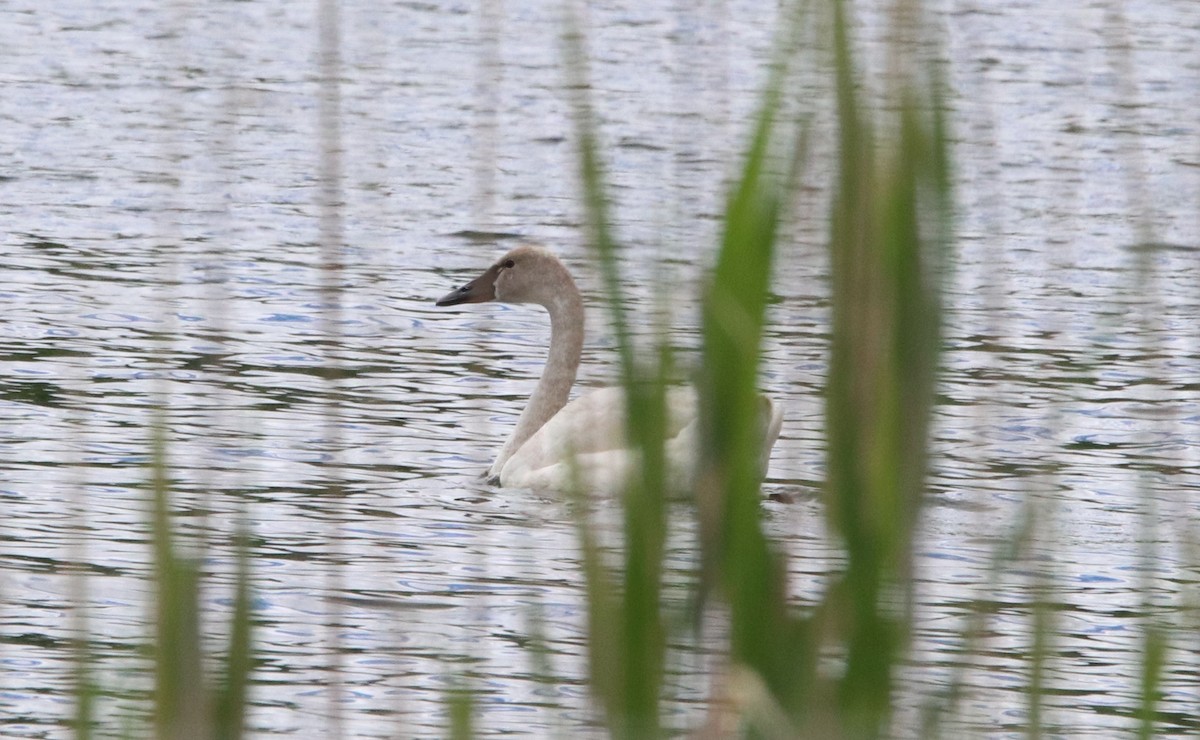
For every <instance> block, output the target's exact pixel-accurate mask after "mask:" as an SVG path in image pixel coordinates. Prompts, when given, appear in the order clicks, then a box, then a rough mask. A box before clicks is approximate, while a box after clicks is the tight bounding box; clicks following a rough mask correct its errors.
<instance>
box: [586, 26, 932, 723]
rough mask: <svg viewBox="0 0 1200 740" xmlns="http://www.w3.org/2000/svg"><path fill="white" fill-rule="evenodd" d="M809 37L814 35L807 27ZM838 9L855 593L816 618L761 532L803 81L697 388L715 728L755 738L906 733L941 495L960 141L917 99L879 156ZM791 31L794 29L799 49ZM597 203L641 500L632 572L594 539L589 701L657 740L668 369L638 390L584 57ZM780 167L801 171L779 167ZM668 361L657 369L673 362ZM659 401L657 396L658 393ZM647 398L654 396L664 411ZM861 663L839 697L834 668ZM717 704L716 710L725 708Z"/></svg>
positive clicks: (757, 153)
mask: <svg viewBox="0 0 1200 740" xmlns="http://www.w3.org/2000/svg"><path fill="white" fill-rule="evenodd" d="M793 17H794V18H795V19H796V21H795V22H796V23H800V22H801V15H800V14H799V13H797V14H795V15H794V16H793ZM846 27H847V23H846V20H845V16H844V13H843V11H842V8H841V5H840V3H834V12H833V29H834V44H833V51H834V54H833V68H834V70H835V73H836V91H837V104H838V105H837V112H838V132H839V141H838V148H839V151H840V152H841V155H840V167H839V169H838V174H837V180H836V182H835V184H834V186H835V190H836V193H837V194H836V197H835V202H834V205H833V209H832V212H831V214H830V232H831V235H830V258H831V264H832V268H833V270H832V280H833V286H832V288H833V290H832V293H833V314H834V319H833V340H832V352H831V360H830V362H831V367H830V373H829V385H828V389H827V413H826V429H827V433H828V443H829V450H828V457H829V471H830V473H829V481H828V485H827V490H826V494H827V495H826V504H827V510H828V512H829V517H830V520H831V523H832V525H833V528H834V529H835V531H837V532H838V533H839V534H840V535H841V536H842V538H843V540H844V542H845V545H846V549H847V556H848V566H847V569H846V572H845V573H844V574H843V575H842V576H841V577H840V578H839V579H838V580H837V581H836V582H835V583H834V584H833V585H832V586H831V588H830V589H829V591H828V592H827V593H826V594H825V596H824V597H823V599H822V600H821V603H820V604H819V606H818V607H817V608H816V610H815V611H814V612H813V613H811V614H801V613H799V611H798V610H797V609H795V608H794V607H793V606H791V605H790V604H789V601H788V596H787V584H786V569H785V567H784V563H783V562H782V559H781V558H780V556H779V555H778V553H776V552H775V550H774V548H773V546H772V544H771V543H770V541H769V540H768V538H767V536H766V535H765V533H764V532H763V528H762V522H761V507H760V501H761V493H760V491H759V485H758V478H757V476H758V450H759V449H760V446H761V442H762V424H761V408H760V406H759V400H758V373H759V362H760V357H761V345H762V338H763V329H764V325H765V322H766V308H767V301H768V297H769V287H770V280H771V273H772V264H773V261H774V259H775V256H776V252H777V251H778V249H779V246H780V245H779V233H778V224H779V221H780V215H781V211H782V209H783V208H785V207H786V206H787V204H789V203H790V202H791V197H790V196H791V194H792V193H791V186H792V184H793V183H794V182H795V179H796V178H795V173H796V170H797V168H798V167H799V166H800V165H801V164H802V159H803V154H804V147H803V145H802V143H801V142H802V141H803V137H801V136H799V135H795V133H793V135H790V136H789V135H786V134H785V133H781V132H787V131H789V130H791V129H790V128H789V127H788V126H786V125H781V124H780V101H781V100H782V99H783V98H784V95H785V93H786V81H787V79H788V78H787V72H786V70H787V64H786V62H787V61H789V60H788V59H786V57H785V58H781V60H780V63H779V64H777V65H776V66H775V68H774V71H773V74H772V76H771V78H770V81H769V83H768V87H767V89H766V91H765V93H764V95H763V105H762V108H761V110H760V113H759V115H758V118H757V120H756V122H755V128H754V131H753V133H752V136H751V139H750V146H749V149H748V151H747V153H746V155H745V160H744V163H743V168H742V172H741V176H740V178H739V179H738V181H737V182H736V183H735V184H734V186H733V188H732V190H731V193H730V196H729V200H728V204H727V207H726V211H725V216H724V235H723V239H722V243H721V249H720V251H719V253H718V255H717V261H716V266H715V269H714V270H713V273H712V277H711V280H710V282H709V285H708V288H707V291H706V293H705V296H704V303H703V309H702V310H703V317H702V318H703V332H704V352H703V357H702V365H701V368H700V372H699V388H700V394H701V409H702V417H701V424H702V445H703V453H702V454H701V456H700V461H701V462H700V465H701V468H700V470H699V471H698V474H697V477H696V480H697V488H696V490H695V491H694V494H695V502H696V509H695V510H696V512H697V515H698V517H699V524H700V532H701V546H702V550H703V563H702V565H703V567H702V579H701V582H700V583H699V584H698V596H699V597H700V598H699V599H698V602H697V603H699V604H701V605H702V606H704V605H706V604H708V603H709V602H708V601H707V600H706V595H707V594H715V595H716V598H717V599H718V600H719V601H720V602H721V603H723V604H724V607H725V608H726V609H727V613H728V614H729V620H730V624H729V636H728V639H729V643H728V648H727V650H728V655H727V661H728V667H727V670H726V671H725V673H724V675H723V676H722V677H721V678H720V681H722V682H723V685H722V686H720V687H719V688H718V694H719V695H721V696H723V697H726V698H727V699H728V697H734V698H732V699H728V700H719V701H714V703H713V706H712V708H711V710H710V711H711V714H712V716H711V717H710V722H709V725H710V726H711V727H714V728H717V727H729V726H731V725H732V726H737V725H740V726H741V727H742V729H743V731H745V732H748V733H749V734H750V735H752V736H757V737H796V736H811V737H823V738H827V737H848V738H870V737H876V736H879V735H880V734H882V733H884V732H886V729H887V727H888V724H889V719H890V693H891V691H892V688H893V687H892V666H893V665H895V664H896V662H897V661H899V660H900V659H901V657H902V656H903V651H904V648H905V644H906V640H907V635H908V631H909V625H908V614H907V603H908V599H909V597H910V589H911V583H912V580H911V575H912V574H911V568H912V533H913V529H914V527H915V526H916V523H917V520H918V513H919V511H920V508H921V496H922V491H923V488H924V484H925V468H926V454H927V452H926V451H927V443H928V428H929V418H930V413H931V406H932V400H933V396H932V393H933V381H934V375H935V369H936V367H937V354H938V344H939V336H940V298H939V291H940V283H939V279H940V275H939V271H940V269H941V267H942V265H943V263H944V261H945V251H946V247H947V244H946V234H948V233H949V228H948V220H949V203H950V195H949V181H950V180H949V175H948V168H947V164H946V161H947V157H946V136H945V133H944V131H943V124H942V121H941V118H940V115H939V114H938V110H939V99H938V96H937V93H936V90H931V91H927V92H924V93H918V92H916V91H915V90H913V89H905V90H903V91H901V92H902V101H903V105H902V106H901V108H900V113H899V121H898V123H897V125H896V127H895V128H896V131H897V133H896V134H894V135H893V137H892V138H890V139H889V140H887V141H885V142H883V143H879V142H876V141H875V139H874V136H873V133H872V132H873V129H874V126H873V125H872V123H871V121H870V120H869V117H868V116H867V115H866V114H865V113H864V112H863V108H862V106H861V104H860V102H859V101H858V100H857V93H856V91H855V84H856V80H855V72H854V65H853V54H852V53H851V49H850V42H849V40H848V37H847V31H846ZM794 33H795V29H787V30H786V31H785V32H784V35H785V36H786V37H789V38H790V37H791V36H792V34H794ZM569 39H570V45H569V47H568V62H569V65H570V67H571V69H572V71H573V77H572V80H571V82H572V85H571V87H572V89H573V90H574V91H576V104H575V108H576V120H577V123H578V138H579V142H580V152H581V171H582V181H583V187H584V192H585V200H586V203H587V205H588V208H587V216H588V225H589V235H590V238H591V243H592V245H593V247H594V248H595V252H596V254H597V256H598V258H599V261H600V264H601V269H602V272H603V274H604V275H605V277H606V281H605V282H606V287H607V289H608V298H609V305H610V309H611V311H612V314H613V322H614V325H615V326H616V329H617V340H618V343H619V346H620V351H621V358H622V373H623V378H624V381H625V385H626V387H627V388H628V389H629V391H630V393H629V401H630V403H629V407H628V418H629V424H630V428H629V436H630V439H631V440H633V441H634V442H635V443H636V444H637V447H638V449H639V450H640V451H641V452H642V455H643V459H644V460H645V464H644V465H643V466H642V471H641V478H640V479H638V480H635V481H632V482H631V485H630V492H629V493H628V495H627V496H626V498H625V501H624V504H625V512H626V517H625V523H626V526H625V541H624V562H623V566H622V567H621V568H618V569H617V570H616V571H615V572H610V570H607V569H604V568H603V567H601V566H600V565H599V563H600V556H599V550H600V545H599V544H598V543H596V542H594V541H593V539H592V536H591V535H590V533H589V528H588V527H587V525H586V521H581V526H580V533H581V538H582V542H583V549H584V553H585V560H586V562H587V567H586V575H587V577H588V597H589V604H590V610H589V639H590V651H589V653H590V656H591V671H592V674H591V675H592V684H593V690H594V691H595V692H596V694H597V696H598V698H599V699H600V703H601V705H602V706H603V708H604V710H605V713H606V716H607V719H608V723H609V727H610V729H611V731H612V732H613V735H614V736H615V737H654V736H657V735H659V734H660V733H661V728H660V725H659V722H658V721H657V719H656V716H657V715H656V712H657V702H658V699H659V696H658V687H659V686H660V685H661V675H660V672H661V669H662V665H663V663H664V658H663V657H662V652H663V649H664V648H663V645H664V641H663V638H662V635H661V630H662V625H663V619H662V616H661V609H662V607H661V603H660V597H659V596H658V591H659V590H660V589H661V583H660V579H661V570H662V564H661V560H656V559H655V558H659V559H661V556H662V542H663V540H664V538H665V528H664V519H663V506H664V504H663V500H664V493H663V491H664V490H665V487H664V486H663V485H662V484H663V482H664V481H663V471H662V445H661V442H660V441H659V440H660V439H661V434H660V432H659V430H660V429H661V424H662V411H663V409H662V402H661V399H662V393H661V384H662V382H663V377H664V375H665V374H664V372H663V369H662V368H663V366H664V363H663V362H662V361H661V360H660V362H659V364H658V366H657V367H651V368H642V367H637V366H635V365H634V363H633V360H632V358H633V357H634V354H635V353H634V352H633V349H632V346H631V342H630V338H629V336H628V332H627V330H626V328H625V323H624V316H623V313H622V311H623V305H624V301H623V300H622V296H621V294H620V286H619V283H618V281H617V279H616V267H615V252H616V249H617V247H616V244H615V240H614V239H613V237H612V234H611V229H610V227H609V224H608V214H607V202H606V199H605V196H604V178H603V169H602V166H601V163H600V157H599V155H598V153H597V150H596V144H595V141H596V134H595V131H594V124H593V122H592V116H591V111H590V107H589V103H588V100H587V97H586V92H585V91H586V89H587V86H586V72H585V71H584V69H583V58H584V54H583V50H582V44H581V41H580V40H579V36H578V34H577V32H573V33H572V34H571V35H570V37H569ZM780 162H783V163H784V165H783V166H780V164H779V163H780ZM661 356H662V355H661V354H660V357H661ZM656 388H657V389H658V390H657V391H655V390H654V389H656ZM648 389H649V390H648ZM831 652H832V653H834V654H840V655H843V656H844V668H843V670H842V671H841V673H840V674H839V675H836V676H834V677H832V678H830V677H828V676H825V675H822V674H821V673H820V672H819V671H818V668H817V665H818V661H817V657H818V655H821V654H828V653H831ZM715 698H716V697H715Z"/></svg>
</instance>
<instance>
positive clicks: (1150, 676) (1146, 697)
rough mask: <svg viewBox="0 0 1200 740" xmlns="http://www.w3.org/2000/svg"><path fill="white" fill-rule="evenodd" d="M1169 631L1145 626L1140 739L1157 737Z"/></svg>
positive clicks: (1139, 725) (1155, 626) (1140, 700)
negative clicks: (1156, 726) (1156, 724)
mask: <svg viewBox="0 0 1200 740" xmlns="http://www.w3.org/2000/svg"><path fill="white" fill-rule="evenodd" d="M1167 634H1168V633H1167V631H1166V630H1163V629H1161V628H1160V627H1158V626H1157V625H1153V624H1147V625H1145V634H1144V642H1143V647H1142V666H1141V668H1142V671H1141V691H1140V696H1139V697H1138V699H1139V701H1138V738H1139V739H1140V740H1149V738H1152V737H1155V735H1156V733H1155V731H1154V720H1155V717H1156V716H1157V710H1158V701H1159V694H1160V692H1161V689H1162V677H1163V670H1164V669H1165V668H1166V664H1167V648H1168V644H1167V643H1168V638H1167Z"/></svg>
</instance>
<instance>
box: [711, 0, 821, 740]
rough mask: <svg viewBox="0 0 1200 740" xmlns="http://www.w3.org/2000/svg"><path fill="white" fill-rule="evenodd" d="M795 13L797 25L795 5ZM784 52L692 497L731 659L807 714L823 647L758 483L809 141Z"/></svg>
mask: <svg viewBox="0 0 1200 740" xmlns="http://www.w3.org/2000/svg"><path fill="white" fill-rule="evenodd" d="M792 22H794V23H796V24H799V23H800V22H801V15H800V13H799V11H798V10H797V11H796V14H795V15H794V16H792ZM795 35H796V29H795V28H789V29H784V30H783V38H785V39H788V38H792V37H794V36H795ZM781 48H783V49H787V48H790V43H789V42H785V43H784V44H783V45H782V46H781ZM786 61H787V57H786V54H781V55H780V57H779V59H778V61H777V62H776V64H775V65H773V67H772V70H771V76H770V79H769V81H768V83H767V87H766V89H765V91H764V93H763V96H762V100H763V102H762V106H761V108H760V110H759V113H758V115H757V117H756V119H755V122H754V130H753V135H752V137H751V139H750V143H749V147H748V149H747V152H746V154H745V159H744V161H743V166H742V170H741V174H740V177H739V179H738V180H737V182H736V183H735V185H734V187H733V188H732V190H731V192H730V195H729V198H728V201H727V204H726V209H725V214H724V232H723V234H722V241H721V249H720V252H719V254H718V256H717V262H716V267H715V269H714V271H713V274H712V276H711V279H710V282H709V284H708V287H707V290H706V293H705V296H704V304H703V308H702V311H703V317H702V324H703V332H704V348H703V366H702V368H701V373H700V379H699V380H700V382H699V385H700V392H701V413H702V417H701V427H702V440H703V450H704V452H703V455H702V456H701V470H700V472H699V475H698V481H699V484H698V488H697V491H696V494H697V501H698V510H699V514H700V517H701V530H702V542H703V549H704V570H705V576H704V577H705V580H706V581H707V582H708V583H709V584H710V585H718V586H719V587H720V589H721V591H722V593H723V595H724V597H725V599H726V600H727V601H728V604H729V609H730V630H731V634H730V640H731V645H730V649H731V657H732V659H733V660H734V663H735V666H741V668H738V669H737V670H748V671H749V673H743V674H742V675H743V676H746V677H752V679H753V680H751V678H747V680H748V681H750V683H751V684H754V685H757V682H760V681H761V682H762V685H763V686H764V687H765V689H766V691H767V692H768V694H769V700H766V701H765V703H764V705H770V706H777V707H779V708H781V710H782V711H783V712H784V713H785V714H786V715H788V716H789V717H791V718H792V719H799V718H802V717H803V715H804V711H803V707H804V705H805V701H806V699H808V700H811V696H810V694H809V692H810V689H811V688H812V681H813V678H814V676H815V655H816V653H815V650H814V649H813V636H812V634H811V631H810V627H811V625H810V624H809V623H808V622H807V621H806V620H804V619H803V618H801V617H800V616H798V615H796V614H794V613H793V611H792V609H791V608H790V606H789V604H788V598H787V584H786V571H785V568H784V565H783V562H782V560H781V559H780V557H779V556H778V555H777V553H775V552H774V551H773V549H772V547H771V544H770V542H769V541H768V539H767V537H766V535H765V533H764V532H763V530H762V522H761V516H762V515H761V492H760V487H759V460H760V458H761V447H762V443H763V429H764V425H763V423H762V421H763V420H762V412H763V409H762V406H761V403H760V398H759V390H758V374H759V364H760V358H761V356H762V341H763V333H764V325H765V321H766V311H767V303H768V299H769V297H770V281H771V275H772V269H773V264H774V260H775V253H776V251H777V249H778V245H777V240H778V238H779V223H780V214H781V210H782V207H783V204H784V203H787V202H790V196H791V188H792V187H794V185H795V183H796V182H797V180H798V178H797V176H796V173H797V172H798V169H799V167H800V165H801V164H802V160H803V147H804V144H803V142H804V139H803V137H802V135H800V133H799V132H802V130H803V129H798V134H797V136H795V137H791V138H787V137H784V136H782V135H781V133H780V131H781V130H783V129H785V127H783V126H780V124H779V120H778V119H779V115H780V103H781V100H782V91H783V86H784V82H785V80H786V78H787V69H788V66H787V64H786ZM789 147H790V151H789ZM780 163H783V165H784V166H780ZM764 731H765V730H763V729H762V728H760V729H759V730H756V731H755V732H753V733H752V734H753V735H755V736H757V733H760V732H764Z"/></svg>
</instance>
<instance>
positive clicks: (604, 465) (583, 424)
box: [500, 387, 698, 491]
mask: <svg viewBox="0 0 1200 740" xmlns="http://www.w3.org/2000/svg"><path fill="white" fill-rule="evenodd" d="M666 403H667V433H666V440H665V442H666V454H667V457H668V462H669V464H670V466H671V469H672V471H679V472H682V471H687V470H690V467H691V460H692V459H693V458H694V455H695V434H696V427H697V419H698V405H697V401H696V393H695V390H694V389H692V388H674V387H673V388H669V389H668V390H667V399H666ZM636 459H637V453H636V452H635V451H634V450H633V449H631V448H630V445H629V441H628V438H627V435H626V433H625V393H624V390H623V389H622V388H619V387H613V388H602V389H600V390H596V391H592V392H590V393H585V394H584V395H582V396H580V397H578V398H576V399H575V400H573V401H571V402H570V403H568V404H567V405H566V406H564V407H563V408H562V410H560V411H559V412H558V413H557V414H555V415H554V416H553V417H552V418H551V419H550V420H549V421H547V422H546V423H545V424H544V425H543V426H542V428H541V429H539V430H538V431H537V432H535V433H534V434H533V436H531V437H530V438H529V439H528V440H527V441H526V442H525V444H523V445H521V448H520V449H518V450H517V451H516V452H515V453H513V455H512V457H510V458H509V459H508V461H507V462H506V463H505V465H504V468H503V470H501V471H500V484H501V485H502V486H516V487H523V488H550V489H559V490H564V489H569V488H571V487H572V485H574V484H575V483H576V482H578V483H579V484H581V485H582V486H583V487H584V488H587V489H591V490H603V491H616V490H619V489H620V487H621V486H622V485H624V483H625V480H626V479H627V477H628V474H629V471H630V469H631V467H632V466H633V463H634V461H635V460H636Z"/></svg>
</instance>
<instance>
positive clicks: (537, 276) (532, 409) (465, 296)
mask: <svg viewBox="0 0 1200 740" xmlns="http://www.w3.org/2000/svg"><path fill="white" fill-rule="evenodd" d="M484 301H500V302H502V303H536V304H538V305H540V306H543V307H544V308H545V309H546V311H547V312H549V314H550V354H549V357H548V358H547V360H546V367H545V369H544V370H543V371H542V377H541V379H540V380H539V381H538V384H537V387H536V388H535V389H534V391H533V394H532V395H531V396H530V397H529V403H528V404H527V405H526V406H525V410H524V411H523V412H522V413H521V417H520V418H519V419H518V420H517V426H516V427H515V428H514V429H513V431H512V434H510V435H509V437H508V441H506V442H505V443H504V446H503V447H502V448H500V454H499V455H497V456H496V462H495V463H493V464H492V467H491V469H490V470H489V471H488V479H489V480H490V481H491V482H493V483H499V485H501V486H502V487H505V488H536V489H554V490H567V489H569V488H570V487H571V486H572V485H574V484H575V483H576V482H578V483H581V484H582V485H583V486H584V487H585V488H587V489H591V490H601V491H612V492H615V491H618V490H620V489H621V487H622V486H624V485H625V481H626V478H627V474H628V472H629V471H630V469H631V467H632V466H633V464H634V462H635V461H636V460H637V452H636V451H635V450H633V449H632V448H630V446H629V444H628V442H627V440H626V434H625V398H624V390H623V389H622V388H619V387H617V388H602V389H600V390H596V391H592V392H590V393H586V394H584V395H582V396H580V397H579V398H576V399H575V400H574V401H571V402H570V403H568V402H567V399H568V397H569V395H570V392H571V386H572V385H574V383H575V375H576V372H577V371H578V370H579V361H580V357H581V356H582V353H583V323H584V322H583V318H584V315H583V298H582V296H581V295H580V293H579V289H578V288H577V287H576V286H575V281H574V280H573V279H571V274H570V273H569V272H568V271H567V268H566V266H565V265H563V263H562V262H560V261H559V260H558V258H557V257H555V256H554V255H553V254H551V253H550V252H548V251H546V250H545V249H541V248H538V247H532V246H522V247H517V248H516V249H514V250H512V251H511V252H509V253H508V254H506V255H504V256H503V257H501V258H500V259H499V260H498V261H497V262H496V263H495V264H494V265H492V266H491V267H489V268H488V269H487V270H486V271H484V273H483V274H482V275H480V276H479V277H477V278H475V279H474V280H472V281H471V282H469V283H467V284H466V285H464V286H462V287H461V288H458V289H457V290H454V291H452V292H451V293H449V294H447V295H446V296H444V297H442V299H441V300H439V301H438V302H437V305H439V306H456V305H458V304H460V303H482V302H484ZM762 400H763V402H764V404H763V405H764V424H765V427H766V429H765V430H764V431H765V434H764V438H763V449H762V457H761V459H760V469H761V472H762V474H763V475H765V474H766V469H767V460H768V458H769V457H770V454H771V447H772V446H774V444H775V440H776V439H777V438H778V437H779V428H780V425H781V424H782V413H781V411H780V409H779V408H778V406H776V405H775V404H773V403H772V402H771V400H770V399H768V398H766V397H765V396H764V397H762ZM666 406H667V430H666V439H665V441H664V444H665V452H666V459H667V463H668V466H669V471H668V480H671V481H673V482H675V483H676V484H684V485H686V484H688V483H690V481H691V478H692V475H693V471H694V470H695V461H696V454H697V450H698V449H699V445H700V440H699V439H698V427H699V423H698V422H699V415H700V414H699V403H698V401H697V398H696V391H695V389H694V388H692V387H672V388H669V389H668V390H667V398H666Z"/></svg>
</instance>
